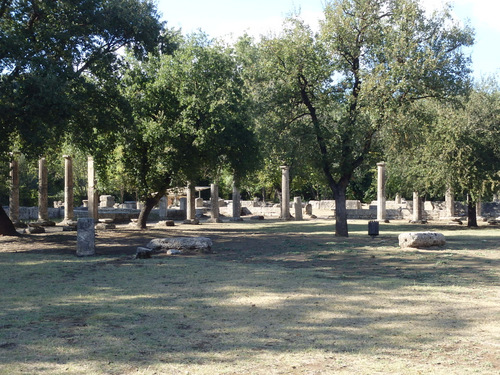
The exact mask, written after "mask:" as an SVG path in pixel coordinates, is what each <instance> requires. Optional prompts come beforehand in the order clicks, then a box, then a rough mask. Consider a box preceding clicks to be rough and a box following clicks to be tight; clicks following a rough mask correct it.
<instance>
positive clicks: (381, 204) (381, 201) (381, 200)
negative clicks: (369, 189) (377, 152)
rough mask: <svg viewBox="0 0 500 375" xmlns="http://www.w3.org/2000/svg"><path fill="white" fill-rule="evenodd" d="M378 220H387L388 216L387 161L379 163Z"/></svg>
mask: <svg viewBox="0 0 500 375" xmlns="http://www.w3.org/2000/svg"><path fill="white" fill-rule="evenodd" d="M377 171H378V178H377V220H378V221H385V220H386V218H387V211H386V204H385V202H386V197H385V163H384V162H381V163H377Z"/></svg>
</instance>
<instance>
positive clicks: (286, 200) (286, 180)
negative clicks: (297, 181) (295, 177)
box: [280, 165, 290, 220]
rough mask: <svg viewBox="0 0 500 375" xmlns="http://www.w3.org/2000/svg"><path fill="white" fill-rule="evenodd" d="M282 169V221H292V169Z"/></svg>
mask: <svg viewBox="0 0 500 375" xmlns="http://www.w3.org/2000/svg"><path fill="white" fill-rule="evenodd" d="M280 168H281V219H283V220H289V219H290V167H288V166H286V165H283V166H281V167H280Z"/></svg>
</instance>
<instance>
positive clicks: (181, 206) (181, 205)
mask: <svg viewBox="0 0 500 375" xmlns="http://www.w3.org/2000/svg"><path fill="white" fill-rule="evenodd" d="M179 210H180V211H184V220H186V219H187V198H184V197H182V198H181V199H179Z"/></svg>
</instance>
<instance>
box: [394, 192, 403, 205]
mask: <svg viewBox="0 0 500 375" xmlns="http://www.w3.org/2000/svg"><path fill="white" fill-rule="evenodd" d="M394 203H396V204H401V194H399V193H397V194H396V198H394Z"/></svg>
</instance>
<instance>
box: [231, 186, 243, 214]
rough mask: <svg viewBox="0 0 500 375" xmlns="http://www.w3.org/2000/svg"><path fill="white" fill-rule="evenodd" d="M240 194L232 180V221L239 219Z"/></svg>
mask: <svg viewBox="0 0 500 375" xmlns="http://www.w3.org/2000/svg"><path fill="white" fill-rule="evenodd" d="M241 220H242V219H241V196H240V189H238V186H237V185H236V181H233V218H232V221H241Z"/></svg>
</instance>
